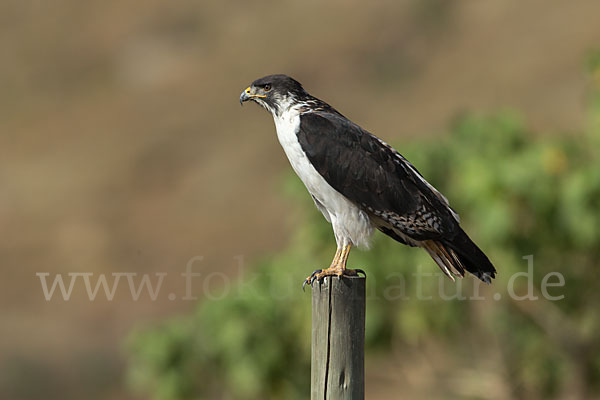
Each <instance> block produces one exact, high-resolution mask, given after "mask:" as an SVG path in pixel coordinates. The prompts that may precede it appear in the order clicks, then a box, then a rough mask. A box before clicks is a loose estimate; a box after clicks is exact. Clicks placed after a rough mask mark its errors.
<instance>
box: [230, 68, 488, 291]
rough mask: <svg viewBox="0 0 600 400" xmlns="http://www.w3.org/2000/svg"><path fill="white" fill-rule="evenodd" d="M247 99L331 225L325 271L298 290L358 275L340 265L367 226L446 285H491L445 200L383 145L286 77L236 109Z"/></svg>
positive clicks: (257, 89)
mask: <svg viewBox="0 0 600 400" xmlns="http://www.w3.org/2000/svg"><path fill="white" fill-rule="evenodd" d="M249 100H251V101H254V102H256V103H258V104H259V105H261V106H262V107H264V108H265V109H266V110H268V111H269V112H270V113H271V114H272V115H273V119H274V120H275V128H276V129H277V137H278V139H279V142H280V143H281V146H282V147H283V150H284V151H285V154H286V155H287V157H288V159H289V161H290V164H291V165H292V168H293V169H294V171H295V172H296V174H297V175H298V177H299V178H300V179H301V180H302V182H303V183H304V185H305V186H306V188H307V189H308V192H309V193H310V195H311V196H312V198H313V200H314V202H315V205H316V206H317V208H318V209H319V210H320V211H321V213H323V215H324V216H325V219H326V220H327V221H329V222H330V223H331V225H332V227H333V233H334V235H335V240H336V242H337V251H336V253H335V256H334V257H333V261H332V262H331V265H330V266H329V268H327V269H323V270H316V271H315V272H313V273H312V274H311V275H310V276H309V277H308V278H306V280H305V282H304V284H307V283H308V284H310V285H312V283H313V282H314V280H315V279H321V278H323V277H326V276H342V275H344V276H355V275H357V273H358V272H363V271H362V270H352V269H347V268H346V260H347V259H348V254H349V252H350V248H351V247H352V246H368V242H369V238H370V237H371V234H372V232H373V230H374V228H376V229H378V230H380V231H381V232H383V233H385V234H386V235H388V236H390V237H392V238H393V239H395V240H397V241H398V242H400V243H403V244H405V245H409V246H414V247H422V248H423V249H425V251H427V252H428V253H429V255H430V256H431V257H432V258H433V260H434V261H435V262H436V263H437V265H438V266H439V267H440V268H441V270H442V271H443V272H444V274H446V275H447V276H448V277H449V278H450V279H452V280H454V276H460V277H463V276H464V275H465V271H468V272H470V273H471V274H473V275H475V276H476V277H477V278H479V279H481V280H482V281H484V282H486V283H491V279H492V278H494V277H495V274H496V269H495V268H494V266H493V265H492V263H491V262H490V260H489V259H488V258H487V256H486V255H485V254H484V253H483V252H482V251H481V250H480V249H479V248H478V247H477V245H475V243H473V241H472V240H471V239H470V238H469V236H467V234H466V233H465V232H464V231H463V230H462V228H461V227H460V225H459V222H460V221H459V218H458V214H457V213H456V212H455V211H454V210H453V209H452V208H451V207H450V205H449V203H448V200H447V199H446V197H444V195H442V194H441V193H440V192H438V191H437V190H436V189H435V188H434V187H433V186H432V185H431V184H429V182H427V181H426V180H425V178H423V176H421V174H420V173H419V172H418V171H417V169H416V168H415V167H414V166H413V165H412V164H411V163H409V162H408V161H407V160H406V159H405V158H404V157H403V156H402V155H401V154H400V153H398V152H397V151H396V150H395V149H393V148H392V147H391V146H390V145H388V144H387V143H385V142H384V141H383V140H381V139H379V138H378V137H377V136H375V135H373V134H371V133H370V132H368V131H366V130H364V129H363V128H361V127H360V126H358V125H357V124H355V123H353V122H352V121H350V120H349V119H347V118H346V117H344V116H343V115H342V114H341V113H339V112H338V111H337V110H336V109H335V108H333V107H331V106H330V105H329V104H327V103H325V102H324V101H322V100H319V99H317V98H316V97H313V96H311V95H310V94H308V93H307V92H306V91H305V90H304V88H303V87H302V85H301V84H300V83H299V82H298V81H296V80H295V79H293V78H291V77H289V76H286V75H269V76H265V77H264V78H260V79H257V80H256V81H254V82H253V83H252V84H251V85H250V86H249V87H247V88H246V89H245V90H244V91H243V92H242V94H241V95H240V104H242V103H243V102H245V101H249ZM363 273H364V272H363Z"/></svg>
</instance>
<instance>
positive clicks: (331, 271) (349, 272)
mask: <svg viewBox="0 0 600 400" xmlns="http://www.w3.org/2000/svg"><path fill="white" fill-rule="evenodd" d="M358 274H363V275H364V276H365V277H366V276H367V274H366V272H365V271H363V270H362V269H346V268H341V267H338V266H331V267H329V268H327V269H317V270H315V271H314V272H313V273H312V274H310V275H309V276H308V277H307V278H306V279H305V280H304V283H303V284H302V290H304V287H305V286H306V285H307V284H308V285H310V286H311V287H312V284H313V282H314V281H320V280H322V279H323V278H325V277H326V276H337V277H341V276H358Z"/></svg>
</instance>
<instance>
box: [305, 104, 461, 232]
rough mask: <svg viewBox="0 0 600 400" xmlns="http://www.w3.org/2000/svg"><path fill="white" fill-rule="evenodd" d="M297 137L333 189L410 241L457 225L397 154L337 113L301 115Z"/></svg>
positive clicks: (448, 230)
mask: <svg viewBox="0 0 600 400" xmlns="http://www.w3.org/2000/svg"><path fill="white" fill-rule="evenodd" d="M298 140H299V142H300V145H301V146H302V149H303V150H304V152H305V153H306V155H307V156H308V158H309V160H310V162H311V164H312V165H313V166H314V167H315V169H316V170H317V171H318V172H319V174H321V176H323V178H325V180H326V181H327V183H329V184H330V185H331V186H332V187H333V188H334V189H336V190H337V191H338V192H340V193H341V194H343V195H344V196H345V197H346V198H348V199H349V200H351V201H352V202H354V203H356V204H357V205H359V206H360V207H361V208H363V209H364V210H365V211H367V212H369V213H371V214H372V215H374V216H376V217H379V218H380V219H382V220H384V221H385V222H387V223H389V224H391V225H392V226H393V227H394V228H396V229H399V230H401V231H402V233H404V234H405V235H407V236H409V237H411V238H414V239H416V240H426V239H437V238H440V237H442V236H446V235H449V234H452V233H453V232H454V231H455V230H456V227H457V225H458V224H457V221H456V219H455V217H454V214H453V211H452V210H451V209H450V208H449V206H448V205H447V204H445V203H444V199H443V198H441V195H439V193H437V192H434V191H433V190H432V188H431V187H430V186H428V184H426V183H425V182H424V181H423V180H422V178H421V177H420V176H419V175H418V172H416V170H415V169H414V167H413V166H412V165H410V164H409V163H408V161H406V160H405V159H404V158H403V157H402V156H401V155H400V154H399V153H398V152H396V151H395V150H394V149H392V148H391V147H390V146H388V145H387V144H385V143H384V142H382V141H381V140H380V139H378V138H377V137H375V136H374V135H372V134H370V133H369V132H367V131H365V130H364V129H362V128H360V127H359V126H358V125H356V124H354V123H353V122H351V121H349V120H348V119H346V118H344V117H343V116H341V115H337V114H332V113H320V112H312V113H306V114H303V115H302V116H301V119H300V130H299V132H298Z"/></svg>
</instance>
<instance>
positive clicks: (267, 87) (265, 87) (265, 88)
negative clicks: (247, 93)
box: [263, 83, 271, 92]
mask: <svg viewBox="0 0 600 400" xmlns="http://www.w3.org/2000/svg"><path fill="white" fill-rule="evenodd" d="M263 90H264V91H265V92H268V91H269V90H271V85H269V84H268V83H267V84H266V85H265V86H264V87H263Z"/></svg>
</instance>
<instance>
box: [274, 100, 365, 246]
mask: <svg viewBox="0 0 600 400" xmlns="http://www.w3.org/2000/svg"><path fill="white" fill-rule="evenodd" d="M273 118H274V120H275V127H276V129H277V137H278V139H279V143H281V146H282V147H283V150H284V151H285V154H286V155H287V158H288V160H289V161H290V164H291V165H292V168H293V169H294V171H295V172H296V174H297V175H298V177H299V178H300V179H301V180H302V182H303V183H304V185H305V186H306V188H307V189H308V191H309V192H310V194H311V195H312V196H313V198H314V199H315V200H316V201H315V203H317V202H318V203H317V206H318V207H319V209H320V210H321V212H322V213H323V215H324V216H325V218H326V219H327V220H328V221H330V222H331V224H332V226H333V230H334V233H335V237H336V241H337V243H338V246H344V245H346V244H348V243H352V244H354V245H358V246H364V247H367V246H368V241H369V238H370V236H371V233H372V230H373V228H372V225H371V222H370V220H369V217H368V215H367V214H366V213H365V212H364V211H362V210H361V209H359V208H358V207H357V206H356V205H354V203H352V202H351V201H350V200H348V199H347V198H346V197H344V196H343V195H342V194H340V193H339V192H338V191H337V190H335V189H334V188H333V187H331V186H330V185H329V184H328V183H327V181H326V180H325V179H324V178H323V177H322V176H321V175H320V174H319V173H318V172H317V170H316V169H315V168H314V167H313V166H312V164H311V163H310V162H309V160H308V157H307V156H306V153H304V150H302V147H301V146H300V143H299V142H298V136H297V134H296V132H297V131H298V129H299V127H300V113H299V111H298V109H297V108H290V109H289V110H288V111H286V112H284V113H282V114H281V115H280V116H277V115H274V116H273ZM319 203H320V205H319Z"/></svg>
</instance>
